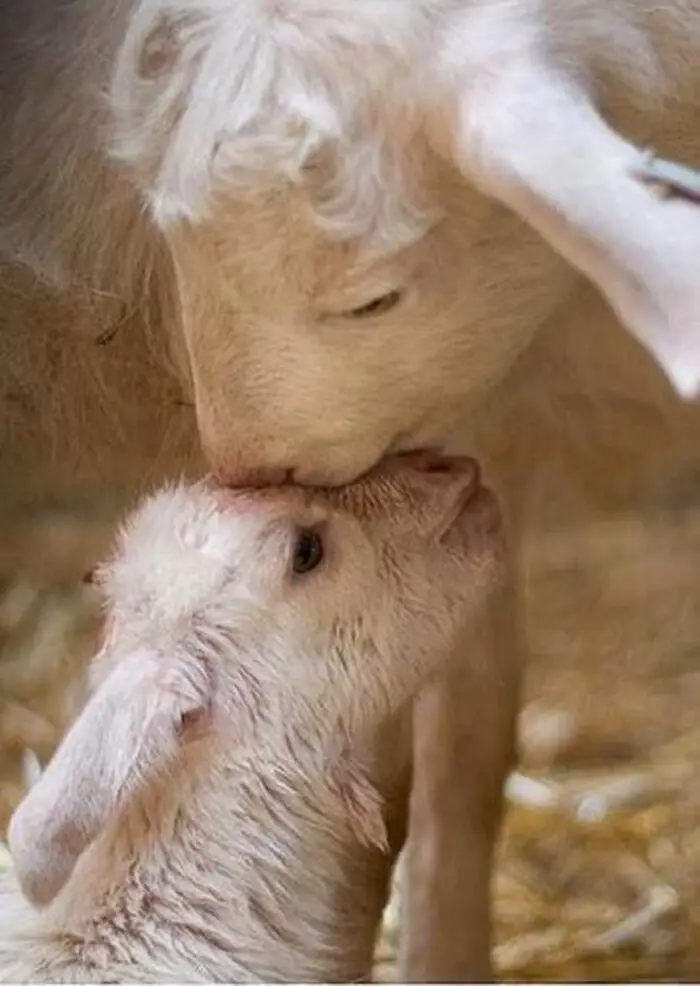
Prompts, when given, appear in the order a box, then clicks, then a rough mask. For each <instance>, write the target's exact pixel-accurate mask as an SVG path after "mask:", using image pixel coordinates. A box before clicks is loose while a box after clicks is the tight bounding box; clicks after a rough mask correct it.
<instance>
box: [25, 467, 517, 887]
mask: <svg viewBox="0 0 700 986" xmlns="http://www.w3.org/2000/svg"><path fill="white" fill-rule="evenodd" d="M500 542H501V534H500V515H499V510H498V506H497V504H496V501H495V499H494V497H493V496H492V494H491V493H490V492H488V491H487V490H485V489H484V488H483V487H481V486H480V483H479V477H478V472H477V469H476V466H475V465H474V463H473V462H472V461H471V460H468V459H445V458H436V457H431V456H430V455H427V454H413V455H411V456H405V457H403V458H399V459H396V458H395V459H393V460H388V461H386V462H384V463H383V464H382V466H381V467H379V468H377V470H375V472H374V473H373V474H372V475H370V476H368V477H366V478H365V479H364V480H361V481H358V482H357V483H355V484H354V485H352V486H349V487H345V488H337V489H330V490H312V489H304V488H299V487H287V488H278V489H268V490H258V491H253V490H249V491H241V492H233V491H230V490H226V489H222V488H221V487H215V486H214V485H213V484H207V483H202V484H199V485H198V486H195V487H192V488H189V489H186V488H178V489H171V490H166V491H164V492H161V493H159V494H157V495H155V496H154V497H153V498H151V499H150V500H149V501H147V502H146V503H145V505H144V506H142V507H141V509H140V510H138V511H136V513H135V514H134V515H133V517H132V519H131V522H130V523H129V525H128V526H127V527H126V529H125V530H124V531H123V533H122V536H121V541H120V544H119V546H118V549H117V552H116V555H115V557H114V559H113V560H112V562H111V563H110V564H109V565H108V566H106V567H105V569H104V570H103V572H102V577H101V578H100V579H99V581H101V582H102V585H103V588H104V589H105V590H106V595H107V599H108V603H109V618H108V629H107V634H106V639H105V643H104V646H103V648H102V652H101V655H100V657H99V658H98V660H97V661H96V663H95V666H94V670H95V677H96V681H95V683H94V684H95V686H96V687H95V688H94V690H93V693H92V695H91V697H90V699H89V701H88V703H87V704H86V706H85V708H84V709H83V711H82V712H81V714H80V716H79V717H78V719H77V720H76V722H75V723H74V724H73V725H72V727H71V729H70V730H69V732H68V734H67V735H66V737H65V738H64V740H63V742H62V743H61V746H60V747H59V749H58V751H57V752H56V755H55V756H54V758H53V759H52V761H51V763H50V764H49V765H48V767H47V769H46V771H45V772H44V773H43V775H42V777H41V779H40V781H39V783H38V784H37V785H35V786H34V787H33V788H32V791H31V792H30V794H29V796H28V797H27V798H26V799H25V801H24V802H23V803H22V805H21V806H20V808H19V809H18V810H17V812H16V813H15V815H14V817H13V819H12V823H11V826H10V844H11V846H12V852H13V856H14V859H15V863H16V866H17V872H18V875H19V879H20V882H21V884H22V888H23V890H24V892H25V894H26V895H27V896H28V897H29V899H30V900H31V901H32V902H33V903H35V904H39V905H45V904H47V903H48V902H50V901H51V900H52V899H53V897H54V896H55V895H56V893H58V891H59V890H60V889H61V887H62V886H63V885H64V884H65V882H66V881H67V880H68V878H69V876H70V874H71V872H72V870H73V867H74V865H75V862H76V860H77V858H78V856H79V855H80V853H81V852H82V851H83V850H84V849H85V847H86V846H87V845H89V843H90V842H91V841H92V840H93V839H94V838H95V837H96V835H97V834H98V832H99V831H100V830H101V829H102V828H103V827H104V825H105V824H106V822H107V820H108V819H110V818H112V817H114V813H115V811H117V810H118V808H119V806H120V805H122V804H124V802H125V801H127V800H128V799H129V797H131V796H132V795H136V794H138V792H143V791H144V790H145V785H147V783H148V778H149V777H153V776H154V775H157V774H158V773H159V772H166V774H167V771H168V770H169V769H170V767H171V766H172V765H173V763H174V761H176V760H177V759H178V758H179V757H180V755H181V752H182V749H183V743H186V742H187V740H188V738H191V737H192V736H193V735H194V736H195V737H202V736H203V737H205V738H206V740H209V739H212V740H213V745H212V744H211V743H208V742H205V744H204V745H203V744H197V745H196V751H198V752H199V753H201V754H202V755H203V756H207V755H208V753H209V752H210V751H212V750H216V761H217V763H220V758H221V756H223V757H225V758H227V759H228V760H229V761H233V762H234V763H237V764H238V763H244V764H247V762H248V761H247V754H252V756H253V757H254V758H255V760H256V761H259V760H260V759H261V758H263V757H268V758H271V760H272V762H273V764H274V766H275V767H277V764H278V761H279V760H280V759H282V760H283V761H284V762H285V763H286V764H287V766H289V765H290V763H291V762H292V761H294V760H295V759H296V760H297V761H299V762H300V763H301V761H302V760H304V759H305V758H307V759H308V758H309V757H311V758H316V759H317V762H320V764H321V770H322V772H323V776H324V777H325V778H326V782H327V783H332V784H334V786H337V785H339V784H340V785H347V784H351V785H355V786H356V785H357V784H358V783H359V784H363V783H364V785H365V787H364V790H365V794H364V795H363V796H362V798H361V799H360V801H358V799H357V798H356V797H351V798H350V799H349V802H348V803H349V804H350V805H353V804H354V805H356V806H357V804H361V805H362V806H363V807H362V809H361V810H359V811H356V810H354V809H353V810H351V812H350V814H351V815H352V816H353V817H352V818H351V824H353V826H354V827H355V828H356V830H357V832H358V835H359V837H360V838H362V839H363V840H365V841H367V840H368V841H370V842H377V843H378V844H383V841H384V827H383V822H382V820H381V818H377V817H376V815H377V806H378V804H379V802H378V801H377V800H376V799H375V798H374V796H371V797H369V799H368V798H367V788H366V784H367V782H366V781H364V782H363V781H362V777H361V775H360V774H358V775H357V776H355V773H353V772H352V771H351V772H350V773H348V770H347V765H345V766H343V768H342V771H341V773H340V775H339V777H336V778H335V779H333V778H330V779H329V778H328V777H326V774H327V772H328V770H329V769H330V770H331V772H332V770H333V764H335V765H336V766H337V764H338V763H342V762H343V760H344V758H343V757H341V758H340V759H338V758H334V757H333V756H331V757H330V758H329V756H328V754H333V752H334V751H335V750H336V749H338V747H339V750H338V752H340V753H342V754H345V752H346V750H347V745H348V741H350V742H351V741H352V739H353V738H354V737H358V736H360V735H361V734H362V733H363V731H364V730H366V729H372V728H376V727H377V726H379V725H380V724H381V723H382V721H383V720H384V718H385V717H386V716H388V715H389V714H390V713H392V712H393V711H396V710H398V708H399V707H400V705H401V704H402V703H403V702H404V701H406V700H408V699H409V698H410V697H411V696H412V695H413V694H415V693H416V692H417V691H418V689H419V688H420V687H421V685H422V684H424V682H425V680H426V678H427V677H428V675H429V674H430V673H431V672H432V671H435V670H438V669H439V667H440V664H441V662H443V661H445V660H446V659H447V658H448V657H449V656H450V653H451V651H452V649H453V648H454V646H455V645H456V643H457V640H458V637H460V636H461V630H462V629H463V628H464V627H465V626H466V625H468V623H469V617H470V616H471V614H472V612H473V610H474V609H475V608H476V607H477V606H478V605H479V604H480V603H481V602H482V601H483V599H484V597H485V595H486V593H487V592H488V590H489V588H490V587H491V586H492V585H493V583H494V582H495V581H496V579H497V578H498V573H499V561H498V559H499V554H500ZM460 642H461V641H460ZM202 730H203V732H202ZM246 751H247V754H246ZM194 756H195V758H196V757H197V756H198V753H197V752H195V754H194ZM319 757H320V761H319V760H318V758H319ZM196 763H199V761H198V760H196ZM329 764H331V767H330V768H329ZM302 766H303V765H302ZM306 766H308V764H306ZM304 772H305V775H308V771H307V770H306V767H304ZM370 793H371V792H370ZM343 803H345V802H343ZM365 816H366V817H365Z"/></svg>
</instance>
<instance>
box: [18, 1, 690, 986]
mask: <svg viewBox="0 0 700 986" xmlns="http://www.w3.org/2000/svg"><path fill="white" fill-rule="evenodd" d="M545 6H546V0H545ZM541 10H542V4H536V3H534V0H533V2H530V0H516V2H515V3H512V4H509V5H501V4H497V3H496V2H495V0H474V2H467V0H465V2H464V3H462V4H459V3H455V2H454V0H430V2H427V0H426V2H418V0H398V2H397V0H392V2H388V0H387V2H383V0H379V2H377V0H357V2H356V3H354V4H352V5H347V7H346V6H345V5H342V9H341V6H340V5H335V4H332V3H330V2H329V0H325V2H324V0H279V2H277V3H271V2H269V0H210V2H206V3H205V2H203V0H142V2H141V3H138V2H136V0H104V2H100V3H95V2H94V0H93V2H89V0H49V2H47V0H25V2H24V3H22V4H19V3H15V2H10V0H3V2H2V5H1V7H0V38H2V54H1V60H0V73H1V74H0V78H1V79H2V84H1V85H0V99H1V100H2V122H3V133H4V139H3V146H2V151H0V154H1V155H2V167H1V169H0V217H1V221H2V226H1V231H0V264H1V266H0V290H1V292H2V301H1V304H0V355H1V359H2V367H3V369H2V378H1V380H0V404H1V413H0V442H1V444H0V451H1V455H2V461H1V467H2V474H3V477H4V481H3V485H2V494H1V499H0V507H1V508H2V514H3V517H4V518H6V519H11V518H12V517H13V516H14V514H15V511H16V510H17V509H18V508H19V507H20V506H21V507H26V506H27V505H28V504H29V505H31V504H32V503H40V502H41V501H42V500H43V499H44V498H45V497H46V496H47V495H48V494H49V493H50V495H51V498H52V499H53V500H54V501H55V500H56V499H57V498H58V499H60V498H61V497H64V496H65V497H67V496H73V495H75V494H76V493H80V494H81V495H88V494H89V493H91V492H93V491H100V490H102V489H105V488H109V489H110V490H111V491H112V492H114V491H122V492H123V493H124V497H125V499H129V498H131V497H132V496H133V495H134V494H135V493H136V492H137V491H138V490H140V489H142V488H143V487H144V486H146V485H151V484H153V483H155V482H158V481H160V480H161V479H163V478H164V477H167V476H170V475H173V474H177V473H180V472H185V473H189V474H197V473H199V472H201V471H202V470H203V469H204V468H206V467H207V460H208V462H209V463H210V464H213V466H214V468H215V469H217V470H218V472H219V473H221V474H223V475H224V476H226V477H228V478H229V479H231V480H233V481H245V482H249V481H261V482H265V481H275V480H277V479H280V478H283V477H285V476H287V475H289V474H293V475H294V477H295V478H296V479H298V480H299V481H301V482H315V481H319V480H320V481H324V482H326V481H327V482H331V483H340V482H343V481H345V480H348V479H350V478H352V477H354V476H356V475H358V474H360V473H362V472H363V471H364V470H365V469H367V468H368V467H369V466H371V465H372V464H373V463H374V462H375V461H376V460H377V459H379V458H380V457H381V456H382V455H383V454H384V453H385V452H386V451H387V450H397V449H402V448H411V447H416V446H421V445H432V444H442V443H444V442H449V443H450V444H451V445H452V446H460V447H462V448H463V449H465V450H467V451H470V452H474V453H476V454H478V455H480V456H481V457H482V459H483V461H484V463H485V464H486V468H487V470H488V471H489V473H490V474H491V475H492V477H493V479H494V481H495V482H497V483H498V484H499V485H500V490H501V494H502V497H503V499H504V501H505V503H506V505H507V507H508V508H509V512H510V520H511V527H512V532H513V535H514V538H515V540H516V541H517V535H518V528H519V522H520V521H519V513H520V511H519V509H518V508H519V505H520V504H521V503H522V502H523V497H524V495H525V493H526V490H527V486H528V483H529V481H530V478H531V477H532V476H533V475H535V474H536V472H537V467H538V464H539V463H541V462H542V461H543V460H544V459H546V460H547V462H548V464H549V465H550V466H552V465H554V466H561V467H562V468H566V469H569V470H573V471H574V472H575V473H576V474H577V475H578V476H579V478H580V479H581V480H582V482H583V483H584V485H586V486H587V487H588V488H589V489H590V490H592V491H593V492H595V493H600V494H601V495H608V494H609V493H611V492H612V493H613V494H615V495H620V494H626V493H627V492H628V491H629V490H631V489H633V488H634V485H635V484H637V483H640V482H646V481H648V480H650V479H656V478H657V477H658V476H659V474H660V473H663V474H666V473H667V472H668V471H669V470H670V469H671V468H676V467H677V466H678V465H679V464H682V463H683V462H684V461H685V460H687V459H688V458H689V457H690V456H691V455H692V454H693V451H694V445H695V441H694V440H693V436H694V434H697V433H699V432H700V428H698V422H697V421H696V413H697V412H694V411H693V408H692V406H691V405H689V404H684V403H683V402H682V401H680V400H679V399H677V398H676V396H675V395H674V393H673V391H672V389H671V387H670V386H669V384H668V382H667V380H666V379H665V378H664V376H663V374H662V372H661V370H660V369H659V368H658V366H657V365H656V364H655V362H654V361H653V360H652V358H651V357H650V356H649V355H648V354H647V352H645V350H644V348H643V347H642V346H640V345H639V342H638V341H636V340H635V339H634V336H633V334H632V333H634V334H636V336H637V337H638V339H639V340H641V341H642V343H643V344H645V345H646V346H647V348H648V349H650V350H651V351H652V352H654V354H655V355H656V357H657V359H659V361H660V363H662V364H663V365H664V366H665V367H666V369H667V370H669V375H670V376H671V378H672V379H673V380H674V381H675V382H676V384H677V386H678V389H679V390H682V391H684V392H687V393H689V392H691V391H692V390H693V387H694V385H695V383H696V380H695V376H694V370H696V369H697V362H698V361H697V359H695V360H693V359H692V358H691V357H692V356H693V355H695V354H693V352H692V345H691V347H690V350H689V354H687V353H686V350H685V349H684V346H683V343H684V340H683V338H682V335H683V333H682V331H681V328H682V329H685V328H691V329H692V327H693V326H692V319H690V320H689V319H688V318H687V317H686V316H687V315H688V313H689V312H690V313H692V312H696V311H698V310H700V306H696V307H694V300H695V299H694V294H693V292H694V291H695V292H696V293H697V290H698V289H697V285H695V275H694V273H692V272H693V271H694V270H695V266H694V265H695V260H694V258H695V257H697V251H696V252H695V253H693V249H692V248H693V245H694V244H695V245H697V244H699V243H700V227H697V223H700V218H698V219H696V217H694V216H691V213H690V211H689V210H691V208H692V207H690V206H686V205H683V204H677V203H666V204H664V203H662V202H661V201H660V200H658V199H655V198H653V197H652V196H651V195H649V194H647V192H646V190H645V189H644V187H643V186H642V185H641V184H640V183H638V182H636V181H635V180H634V179H633V178H632V177H631V176H630V175H629V174H628V172H627V171H626V170H625V169H626V168H627V165H629V164H630V163H632V164H633V163H634V158H635V155H636V151H635V150H634V148H633V147H631V145H627V144H625V143H624V142H623V141H622V140H621V139H619V138H618V137H617V136H616V134H615V133H614V132H613V131H608V130H606V128H605V127H604V126H603V124H602V122H601V121H600V120H599V118H598V117H597V116H596V115H595V113H593V111H592V110H591V107H590V106H589V103H588V95H589V93H594V94H595V100H596V102H597V105H598V106H599V107H600V109H601V112H602V113H603V115H604V116H605V117H606V119H607V120H608V122H609V123H610V125H611V126H614V127H615V128H616V130H618V131H620V132H621V133H624V134H625V136H626V137H627V138H628V139H630V140H635V141H636V142H638V143H639V144H643V143H647V142H648V143H652V144H653V145H654V146H656V147H657V148H658V149H659V151H660V152H662V153H664V154H665V156H667V157H675V158H682V159H685V160H686V161H692V160H693V159H695V160H700V104H699V103H698V102H697V99H696V92H697V88H698V86H699V85H700V78H699V76H700V70H699V69H698V68H697V66H698V65H700V60H699V59H698V57H697V56H698V51H700V0H685V2H683V3H681V0H676V2H672V3H670V4H667V5H666V6H665V7H664V8H663V9H659V8H658V6H657V5H656V4H654V3H651V0H649V2H647V0H642V2H638V0H635V2H633V0H606V2H605V4H603V3H602V2H601V3H600V4H591V0H551V9H549V8H547V10H548V15H547V17H543V18H542V19H541V20H540V16H541ZM454 39H457V40H458V41H459V44H457V45H455V44H453V41H454ZM543 41H544V42H545V43H544V44H542V42H543ZM493 65H497V66H498V70H499V71H498V74H493V73H492V72H491V68H492V66H493ZM511 69H514V72H513V71H510V70H511ZM502 79H505V80H506V83H505V84H504V85H501V81H502ZM509 79H514V80H515V82H516V85H515V86H511V87H510V88H509V85H508V80H509ZM426 96H427V97H428V98H426ZM463 97H464V98H463ZM592 98H593V96H591V99H592ZM513 106H515V107H516V108H517V109H518V110H519V112H517V113H515V114H514V115H513V114H511V115H509V113H510V108H511V107H513ZM504 107H505V111H504ZM560 124H561V125H563V126H561V125H560ZM563 134H565V137H563V136H562V135H563ZM533 136H534V138H535V139H534V140H533V139H532V137H533ZM477 188H478V189H480V191H477ZM571 190H573V192H572V191H571ZM485 193H486V194H485ZM499 200H500V201H499ZM562 216H563V217H564V218H563V220H562V218H561V217H562ZM634 217H636V219H635V218H634ZM523 220H525V221H523ZM635 224H636V225H635ZM640 224H641V226H640ZM694 224H695V225H694ZM696 227H697V228H696ZM640 230H642V231H643V232H644V237H642V238H641V239H640V235H639V233H640ZM669 230H670V234H669V235H667V233H666V231H669ZM542 237H546V238H547V240H548V241H549V242H546V240H545V239H544V238H542ZM642 242H643V243H644V244H645V245H641V244H642ZM553 247H554V248H556V249H554V248H553ZM557 251H559V252H557ZM601 257H602V261H601ZM567 261H568V263H567ZM691 262H692V263H691ZM687 265H691V267H692V269H691V268H690V267H688V266H687ZM576 268H578V270H580V271H582V272H584V273H585V274H587V275H588V276H589V277H590V278H591V280H592V281H595V282H596V284H597V286H598V288H601V289H602V292H603V294H604V295H605V296H606V298H607V299H608V301H609V302H610V303H611V304H610V305H608V303H607V302H606V301H604V300H603V298H602V297H601V295H600V294H599V292H598V290H597V289H596V288H595V287H593V286H592V285H591V283H590V281H588V280H584V279H583V277H582V276H581V275H580V274H578V273H577V272H576ZM689 270H690V273H689ZM613 310H615V311H617V312H618V313H619V314H620V317H621V319H622V320H623V322H624V323H625V324H626V325H627V327H628V328H629V329H631V330H632V333H630V334H628V333H627V332H625V331H624V330H623V329H622V328H621V324H620V323H618V321H617V320H616V318H615V316H614V315H613V314H612V312H613ZM679 326H681V328H679ZM696 336H697V333H696ZM691 341H692V340H691ZM685 343H686V345H687V340H685ZM695 348H696V349H697V345H696V347H695ZM686 355H688V360H687V361H686ZM686 370H688V374H689V375H688V374H686ZM684 374H685V375H684ZM200 441H201V446H202V447H203V448H204V449H205V450H206V456H204V455H203V454H202V452H201V451H200ZM512 597H513V594H512V593H505V592H504V594H503V595H500V596H499V597H498V598H495V599H494V602H493V605H492V607H491V608H490V609H489V611H488V612H487V613H485V614H484V617H483V624H482V625H481V626H480V627H478V628H475V632H474V638H473V641H472V647H471V648H470V651H469V653H468V654H467V655H465V656H464V657H463V658H461V659H460V660H458V661H457V662H456V667H455V671H454V674H453V675H451V676H450V680H447V679H445V680H442V681H440V682H437V683H436V684H435V687H434V688H433V690H432V691H431V692H430V694H427V695H426V696H425V699H424V700H423V702H422V705H421V707H420V708H419V710H418V715H417V718H416V721H415V725H414V738H413V764H414V781H413V798H412V801H411V806H410V811H411V825H412V827H413V831H414V835H415V838H413V839H412V840H411V845H412V847H413V848H412V851H411V852H410V853H409V855H408V875H409V880H408V893H407V909H406V923H407V927H408V934H407V935H406V938H405V940H406V945H405V946H404V950H403V956H404V963H405V971H406V973H407V974H408V975H410V976H411V977H416V978H419V979H424V980H425V979H427V980H435V979H440V978H451V977H456V978H471V977H480V976H483V975H484V974H485V973H486V970H487V967H488V943H489V917H488V880H489V873H490V854H491V848H492V844H493V839H494V836H495V833H496V831H497V827H498V818H499V812H500V791H501V781H502V779H503V777H504V775H505V772H506V771H507V770H508V768H509V765H510V763H511V755H512V737H513V721H514V711H515V707H516V699H517V679H518V663H519V662H518V658H517V652H518V648H517V641H516V640H515V637H516V622H515V621H514V620H513V619H512V615H513V613H512V605H511V600H512ZM399 759H400V758H399ZM398 829H400V826H399V827H398ZM398 829H397V832H398ZM399 842H400V838H399V836H398V835H397V840H396V846H395V848H398V844H399ZM339 879H340V882H341V884H342V877H340V876H339ZM339 897H342V894H340V895H339ZM339 906H341V907H342V903H340V904H339ZM367 920H368V921H376V920H378V914H377V913H376V912H372V913H369V914H368V915H367Z"/></svg>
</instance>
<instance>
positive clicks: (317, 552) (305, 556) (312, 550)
mask: <svg viewBox="0 0 700 986" xmlns="http://www.w3.org/2000/svg"><path fill="white" fill-rule="evenodd" d="M322 561H323V541H322V540H321V535H320V534H319V533H318V532H317V531H310V530H304V531H301V532H300V534H299V537H298V538H297V543H296V545H295V547H294V558H293V560H292V568H293V570H294V574H295V575H306V573H307V572H311V571H312V570H313V569H314V568H317V567H318V566H319V565H320V564H321V562H322Z"/></svg>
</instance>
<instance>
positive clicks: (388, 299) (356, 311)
mask: <svg viewBox="0 0 700 986" xmlns="http://www.w3.org/2000/svg"><path fill="white" fill-rule="evenodd" d="M400 301H401V292H400V291H388V292H387V293H386V294H383V295H382V296H381V297H380V298H373V299H372V301H368V302H367V304H366V305H360V306H359V307H358V308H352V309H351V310H350V311H349V312H347V316H348V318H371V316H373V315H384V314H385V313H386V312H389V311H391V309H392V308H396V306H397V305H398V303H399V302H400Z"/></svg>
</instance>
